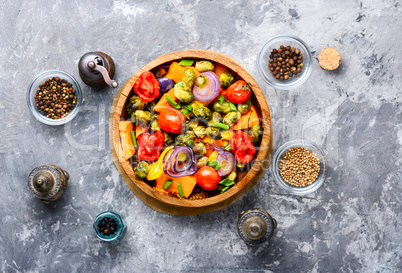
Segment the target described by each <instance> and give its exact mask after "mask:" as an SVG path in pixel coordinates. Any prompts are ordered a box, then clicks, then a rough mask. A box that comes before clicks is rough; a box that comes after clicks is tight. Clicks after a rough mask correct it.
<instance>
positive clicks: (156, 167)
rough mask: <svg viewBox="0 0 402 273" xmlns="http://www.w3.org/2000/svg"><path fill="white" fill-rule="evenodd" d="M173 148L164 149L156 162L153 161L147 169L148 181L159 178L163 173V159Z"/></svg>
mask: <svg viewBox="0 0 402 273" xmlns="http://www.w3.org/2000/svg"><path fill="white" fill-rule="evenodd" d="M173 147H174V146H169V147H166V149H165V150H164V151H163V152H162V154H161V155H160V156H159V159H158V161H155V162H154V163H152V164H151V166H150V167H149V172H148V175H147V179H148V180H155V179H157V178H159V177H160V176H161V175H162V173H163V158H164V157H165V155H166V153H167V152H169V151H170V150H172V149H173Z"/></svg>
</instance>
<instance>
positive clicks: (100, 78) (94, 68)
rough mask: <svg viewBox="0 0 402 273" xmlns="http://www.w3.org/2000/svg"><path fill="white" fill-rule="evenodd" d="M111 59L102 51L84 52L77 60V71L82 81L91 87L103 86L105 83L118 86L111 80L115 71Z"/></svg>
mask: <svg viewBox="0 0 402 273" xmlns="http://www.w3.org/2000/svg"><path fill="white" fill-rule="evenodd" d="M115 69H116V67H115V65H114V62H113V59H112V58H111V57H110V56H109V55H107V54H106V53H105V52H102V51H92V52H87V53H85V54H84V55H83V56H82V57H81V59H80V61H79V62H78V71H79V73H80V77H81V79H82V81H83V82H84V83H85V84H87V85H89V86H92V87H103V86H105V85H106V84H107V85H109V86H110V87H112V88H116V87H117V86H119V84H118V82H117V81H115V80H112V79H113V77H114V72H115Z"/></svg>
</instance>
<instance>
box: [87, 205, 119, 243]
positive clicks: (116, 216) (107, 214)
mask: <svg viewBox="0 0 402 273" xmlns="http://www.w3.org/2000/svg"><path fill="white" fill-rule="evenodd" d="M107 217H109V218H112V219H113V220H115V221H116V224H117V227H116V232H115V233H113V234H112V235H109V236H105V235H103V234H101V232H100V230H99V223H100V222H101V221H102V220H104V219H105V218H107ZM93 227H94V230H95V233H96V236H97V237H98V238H99V239H101V240H102V241H106V242H111V241H115V240H117V239H119V238H120V237H122V236H123V233H124V230H125V229H126V224H125V222H124V221H123V218H121V216H120V215H119V214H117V213H115V212H113V211H105V212H102V213H100V214H98V215H97V216H96V219H95V222H94V224H93Z"/></svg>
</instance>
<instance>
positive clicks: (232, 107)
mask: <svg viewBox="0 0 402 273" xmlns="http://www.w3.org/2000/svg"><path fill="white" fill-rule="evenodd" d="M228 103H229V107H230V109H231V110H232V112H237V108H236V105H234V104H233V102H230V101H229V102H228Z"/></svg>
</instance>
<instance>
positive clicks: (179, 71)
mask: <svg viewBox="0 0 402 273" xmlns="http://www.w3.org/2000/svg"><path fill="white" fill-rule="evenodd" d="M187 68H191V69H193V70H194V74H195V76H197V75H198V74H200V72H199V71H198V70H197V69H195V68H194V67H192V66H190V67H189V66H182V65H180V64H179V63H178V62H172V63H171V64H170V66H169V71H168V73H167V74H166V75H165V78H169V79H172V80H174V81H175V82H176V83H178V82H180V81H182V80H183V73H184V70H186V69H187Z"/></svg>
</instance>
